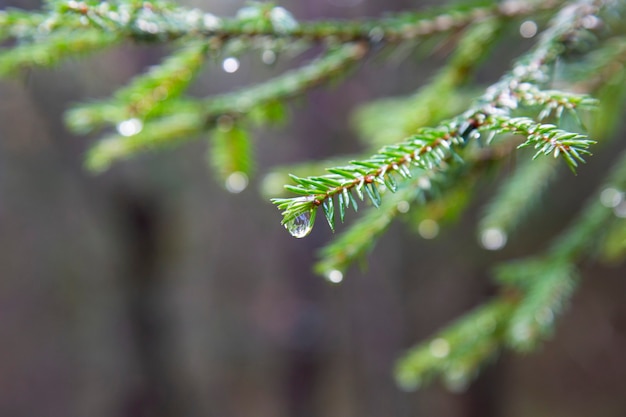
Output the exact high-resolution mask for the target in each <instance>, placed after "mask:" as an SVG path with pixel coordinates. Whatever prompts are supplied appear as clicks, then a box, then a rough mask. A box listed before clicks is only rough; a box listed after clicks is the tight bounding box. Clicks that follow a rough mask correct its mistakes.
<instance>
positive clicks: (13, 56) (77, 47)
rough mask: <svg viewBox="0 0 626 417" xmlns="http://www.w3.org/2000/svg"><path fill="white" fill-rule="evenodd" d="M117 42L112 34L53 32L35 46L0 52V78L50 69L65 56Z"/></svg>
mask: <svg viewBox="0 0 626 417" xmlns="http://www.w3.org/2000/svg"><path fill="white" fill-rule="evenodd" d="M119 40H120V39H119V38H118V37H117V36H116V35H115V34H112V33H106V34H102V33H100V32H98V31H96V30H90V29H85V30H82V31H80V32H74V31H65V30H63V31H57V32H55V33H54V34H51V35H49V36H47V37H45V38H42V39H41V40H39V41H37V42H35V43H25V44H22V45H18V46H16V47H15V48H12V49H10V50H8V51H0V76H7V75H11V74H14V73H16V72H17V71H18V70H21V69H25V68H31V67H35V66H43V67H50V66H53V65H56V64H57V63H59V62H60V61H62V60H63V59H66V58H68V57H71V56H80V55H85V54H89V53H93V52H94V51H97V50H100V49H103V48H105V47H108V46H111V45H113V44H115V43H117V42H118V41H119Z"/></svg>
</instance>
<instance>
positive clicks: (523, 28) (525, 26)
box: [519, 20, 537, 39]
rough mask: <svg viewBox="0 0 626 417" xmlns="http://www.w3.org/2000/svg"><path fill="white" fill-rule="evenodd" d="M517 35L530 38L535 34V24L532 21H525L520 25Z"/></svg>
mask: <svg viewBox="0 0 626 417" xmlns="http://www.w3.org/2000/svg"><path fill="white" fill-rule="evenodd" d="M519 33H520V35H522V38H526V39H529V38H532V37H533V36H535V35H536V34H537V24H536V23H535V22H533V21H532V20H527V21H525V22H524V23H522V24H521V25H520V27H519Z"/></svg>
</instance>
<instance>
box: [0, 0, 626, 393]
mask: <svg viewBox="0 0 626 417" xmlns="http://www.w3.org/2000/svg"><path fill="white" fill-rule="evenodd" d="M623 8H624V7H623V5H622V4H621V2H618V1H611V0H604V1H603V0H595V1H591V0H589V1H587V0H579V1H571V2H565V1H554V0H546V1H533V2H525V1H517V0H512V1H505V2H493V1H488V0H476V1H472V2H464V3H462V4H455V5H452V6H444V7H439V8H433V9H431V10H429V11H426V12H422V11H417V12H414V11H411V12H408V13H401V14H392V15H388V16H385V17H382V18H378V19H365V20H355V21H336V20H328V21H317V22H303V21H298V20H296V19H295V17H294V16H293V15H292V14H291V13H290V12H289V11H288V10H286V9H285V8H283V7H280V6H278V5H276V4H273V3H251V4H249V5H248V6H246V7H244V8H243V9H241V10H239V11H238V12H237V14H236V16H234V17H231V18H225V17H218V16H216V15H214V14H212V13H209V12H205V11H201V10H199V9H190V8H186V7H180V6H179V5H177V4H174V3H169V2H162V1H130V0H129V1H115V2H99V1H95V0H88V1H75V0H69V1H67V0H63V1H61V0H51V1H47V2H46V3H45V6H44V9H43V10H42V11H39V12H24V11H20V10H15V9H10V10H6V11H0V42H2V45H3V46H2V49H0V75H2V76H6V75H13V74H16V73H18V72H19V71H20V70H22V69H25V68H30V67H35V66H46V67H47V66H52V65H55V64H58V63H60V62H62V61H63V60H64V59H67V58H70V57H76V56H79V55H82V54H87V53H92V52H95V51H98V50H102V49H104V48H107V47H110V46H113V45H116V44H119V43H122V42H136V43H150V44H168V45H173V46H174V49H173V52H172V53H171V54H170V55H169V56H167V57H166V58H165V59H164V60H163V62H161V63H160V64H159V65H156V66H154V67H151V68H150V69H149V70H148V71H147V72H145V73H144V74H141V75H139V76H137V77H135V78H134V79H133V80H132V81H131V82H130V83H129V84H128V85H127V86H126V87H124V88H121V89H120V90H118V91H117V93H115V94H114V95H113V97H112V98H109V99H105V100H101V101H97V102H92V103H88V104H81V105H78V106H76V107H75V108H74V109H72V110H71V111H70V112H69V113H68V115H67V122H68V124H69V125H70V127H71V128H73V129H74V130H75V131H77V132H81V133H85V132H89V131H93V130H97V129H103V128H104V129H106V128H111V127H112V128H115V129H116V130H117V133H116V134H108V135H107V136H105V138H104V139H102V140H101V141H99V142H98V143H97V144H96V145H95V146H94V147H92V148H91V150H90V151H89V153H88V155H87V166H88V167H90V168H91V169H93V170H96V171H99V170H103V169H106V168H107V167H109V166H110V165H111V164H112V163H113V162H116V161H118V160H122V159H125V158H128V157H131V156H134V155H136V154H138V153H140V152H143V151H145V150H152V149H163V148H165V147H168V146H172V145H175V144H178V143H181V142H183V141H185V140H188V139H190V138H194V137H198V138H204V137H207V136H208V137H209V141H208V143H209V146H208V148H209V158H208V159H209V160H210V162H211V165H212V166H213V168H214V170H215V172H216V174H217V176H218V177H219V178H220V179H221V180H222V181H224V182H226V183H227V184H228V182H229V179H232V178H233V176H235V178H239V179H241V178H244V179H245V180H246V181H247V176H249V175H250V174H251V172H252V170H253V167H254V158H253V153H252V148H253V146H252V141H251V138H250V136H249V128H250V127H251V126H252V125H253V124H255V123H258V124H271V123H274V122H277V121H279V120H281V119H282V117H283V116H284V105H285V102H286V101H287V100H288V99H290V98H293V97H298V96H300V95H302V94H304V93H305V92H307V91H309V90H311V89H313V88H315V87H317V86H320V85H323V84H325V83H328V82H329V81H332V80H336V79H337V78H339V77H341V76H344V75H345V74H347V73H348V72H349V70H350V69H352V68H355V67H356V66H358V65H359V64H360V63H362V62H364V61H365V58H367V57H370V56H372V55H373V54H374V53H375V52H377V51H380V50H383V49H385V48H386V47H395V46H402V45H415V44H417V43H420V42H422V41H426V40H428V39H433V38H435V39H438V38H439V37H442V38H443V37H445V38H446V39H448V40H449V39H454V38H458V39H459V40H460V41H459V42H458V44H457V45H456V49H455V52H454V53H453V54H452V55H451V57H450V59H449V61H448V64H447V65H446V66H445V67H444V68H443V69H442V70H441V71H440V72H439V73H438V74H437V76H436V77H435V79H434V81H433V82H432V83H431V84H430V85H428V86H427V87H424V88H422V89H420V90H419V91H418V92H417V93H416V94H414V95H413V96H411V97H409V98H404V99H400V100H394V101H391V102H390V101H386V102H383V103H382V104H381V103H379V104H378V106H373V107H370V109H369V110H364V111H363V112H362V113H361V115H360V116H359V117H357V121H360V127H361V132H362V133H363V136H367V140H368V142H369V143H372V144H376V145H377V146H379V145H383V146H381V147H379V149H378V150H377V151H376V150H375V151H373V152H371V153H369V155H370V156H366V157H363V158H354V159H353V160H352V161H351V162H348V163H340V164H338V165H337V166H334V167H332V168H328V169H327V171H326V173H325V174H323V175H308V174H303V175H300V176H295V175H293V176H292V177H291V178H292V180H293V184H290V185H287V186H286V189H287V190H288V191H289V192H291V193H293V194H296V196H295V197H291V198H275V199H273V200H272V201H273V202H274V203H275V204H276V205H277V206H278V208H279V209H280V210H281V211H282V216H283V219H282V223H283V224H284V225H285V226H286V227H287V229H289V231H290V232H291V234H292V235H294V236H295V237H304V236H306V235H307V234H308V233H309V232H310V231H311V229H312V227H313V225H314V222H315V218H316V216H317V212H318V209H320V208H321V210H322V212H323V214H324V217H325V218H326V220H327V222H328V224H329V225H330V227H331V229H332V230H334V229H335V223H336V220H337V218H338V219H339V220H340V221H341V222H343V221H344V219H345V217H346V214H347V211H348V210H349V209H350V208H352V209H353V210H355V211H356V210H357V209H360V208H361V204H362V203H369V204H371V205H372V206H374V207H369V208H368V210H366V214H365V215H364V216H363V217H362V218H361V219H359V220H357V221H356V222H355V223H354V224H353V225H351V227H350V228H349V229H348V230H347V231H345V232H344V233H342V234H341V236H339V237H338V238H337V239H336V240H335V241H334V242H333V243H332V244H330V245H329V246H327V247H326V248H325V249H324V250H323V251H322V259H321V261H320V262H319V263H318V264H317V265H316V270H317V271H318V272H319V273H321V274H323V275H326V276H327V277H328V278H329V280H331V281H332V280H336V278H337V276H341V277H343V274H344V273H345V272H346V270H347V268H348V267H349V266H350V265H351V264H352V263H353V262H354V261H355V260H357V259H358V258H361V257H363V256H364V255H365V254H366V253H367V252H369V251H370V250H371V249H372V248H373V246H374V245H375V243H376V240H377V239H378V238H379V237H380V236H381V235H382V234H383V233H384V232H385V231H386V230H387V228H388V227H389V225H390V224H391V222H392V221H394V220H395V219H396V218H397V217H400V215H401V214H402V215H403V214H405V213H406V212H407V211H408V210H409V209H410V210H411V212H410V213H407V215H406V216H404V217H405V218H406V219H407V220H408V221H410V222H411V221H413V222H416V221H417V222H423V221H424V220H430V221H432V222H435V221H439V220H441V219H444V218H445V217H451V214H450V213H452V212H458V211H459V210H461V206H463V205H464V204H465V203H466V202H467V201H469V197H467V198H465V197H464V199H463V201H459V200H458V199H457V198H456V196H457V195H460V194H462V195H464V196H468V195H469V194H470V193H471V192H470V190H471V189H472V188H473V187H474V186H475V185H476V184H477V183H479V179H480V178H482V177H483V176H484V175H485V173H486V172H487V171H489V170H490V169H491V168H492V167H496V166H497V165H498V164H499V162H500V161H501V160H503V159H505V158H506V157H507V156H509V155H512V154H513V153H514V152H515V151H516V149H518V148H531V149H534V151H535V155H534V156H535V158H537V157H539V156H553V157H554V158H560V159H562V160H564V161H565V163H566V164H567V165H568V166H569V167H570V168H571V169H572V170H575V169H576V168H577V167H578V165H579V164H580V163H581V162H584V158H585V157H587V156H588V155H590V148H591V146H592V145H593V144H594V143H595V141H594V140H592V139H590V138H588V137H587V135H586V134H585V133H583V132H584V130H585V128H584V124H583V122H582V120H583V119H584V116H585V114H586V113H585V112H586V111H588V110H591V109H595V108H596V107H597V106H598V100H596V99H594V98H592V97H591V96H590V95H589V94H588V93H593V92H597V93H598V94H597V95H598V97H599V98H601V99H602V102H601V103H600V106H601V109H604V110H603V111H602V112H600V113H599V115H598V117H596V118H595V121H593V123H594V125H593V126H592V132H593V133H595V135H597V137H601V136H603V134H606V132H607V131H608V130H609V129H610V127H605V126H613V125H615V123H614V122H615V120H609V116H606V115H605V114H616V112H612V113H611V112H609V111H607V110H606V109H607V106H614V107H615V106H617V107H619V106H622V105H623V103H624V102H626V88H625V87H624V85H626V83H625V82H624V79H625V78H626V77H625V75H624V74H625V71H624V70H623V64H624V63H625V62H626V52H625V51H626V48H625V47H624V45H626V36H625V34H624V29H623V25H621V21H620V18H623ZM557 9H558V12H555V10H557ZM548 15H550V16H552V19H551V21H550V23H549V24H548V27H547V29H545V30H544V31H543V32H542V33H541V34H540V35H539V37H538V38H537V42H536V44H535V46H534V47H533V48H532V49H531V50H530V51H529V52H528V53H526V54H525V55H523V56H522V57H521V58H520V59H518V60H516V62H515V63H514V64H513V66H512V68H511V69H510V71H508V72H506V73H505V74H504V75H503V76H502V77H501V78H500V79H499V80H498V81H497V82H496V83H494V84H493V85H491V86H490V87H488V88H487V89H485V90H484V92H483V93H482V95H480V96H479V97H478V98H477V99H476V100H474V101H473V102H470V101H469V100H467V97H468V92H467V91H459V88H460V87H462V86H463V85H464V84H466V83H467V82H468V81H469V80H470V77H471V73H472V72H473V71H474V70H475V69H476V68H477V67H478V65H479V63H480V62H481V60H482V59H483V58H485V57H486V56H487V54H488V53H489V50H490V49H491V47H492V46H493V45H494V44H495V42H496V41H497V39H498V38H499V37H500V33H501V32H502V31H501V29H502V28H503V24H504V23H505V22H507V21H510V20H511V19H515V18H520V17H525V16H530V17H532V19H539V20H537V21H538V22H539V23H541V19H540V18H541V17H543V16H548ZM615 16H617V18H616V17H615ZM312 48H317V49H315V50H316V51H319V50H321V52H320V53H319V56H318V58H317V59H315V60H313V61H312V62H309V63H306V64H304V65H302V66H300V67H299V68H296V69H293V70H291V71H289V72H287V73H285V74H283V75H280V76H277V77H276V78H274V79H271V80H269V81H267V82H264V83H261V84H258V85H254V86H250V87H246V88H243V89H240V90H238V91H234V92H232V93H227V94H222V95H218V96H213V97H206V98H200V99H191V98H187V97H185V95H184V94H185V92H186V90H187V88H188V87H189V85H190V83H191V82H192V80H193V78H194V77H195V76H196V75H197V74H198V73H200V71H201V70H202V69H203V68H204V67H206V66H209V65H211V64H212V61H213V60H215V59H216V58H219V59H223V58H232V57H236V56H238V55H240V54H242V53H245V52H246V51H250V50H263V51H265V52H270V53H269V54H268V56H270V57H273V58H272V59H274V58H275V57H276V56H277V54H280V53H284V52H288V51H293V50H307V49H312ZM211 58H212V59H211ZM566 90H567V91H566ZM389 103H392V104H393V105H389ZM381 109H382V111H381ZM372 114H374V116H375V117H371V116H372ZM390 114H391V116H393V117H388V116H389V115H390ZM385 119H386V120H385ZM381 120H385V122H384V123H383V122H382V121H381ZM572 121H573V122H574V123H572ZM519 137H521V138H522V139H521V140H520V139H519ZM594 137H596V136H594ZM555 167H556V164H555V163H553V159H548V158H545V159H543V160H541V161H536V162H534V161H527V162H525V163H523V165H522V166H521V167H520V168H518V169H517V170H516V171H515V172H514V173H513V175H512V176H511V178H510V179H509V180H508V181H505V183H504V184H503V186H502V188H501V190H500V191H499V192H498V193H497V194H496V196H495V198H494V200H493V203H492V204H491V205H490V206H489V209H488V211H487V214H486V216H485V218H484V220H483V222H482V223H481V225H480V229H481V232H482V233H485V232H487V231H494V230H496V231H498V233H500V234H501V237H503V238H506V237H507V236H508V234H511V233H512V232H513V231H514V230H515V229H516V227H517V226H518V225H519V224H520V223H521V221H522V220H523V219H524V216H525V215H526V214H527V213H528V212H529V211H530V210H531V209H532V207H533V206H534V204H535V203H536V202H537V200H538V196H539V195H540V193H541V191H542V190H543V189H544V188H545V186H546V184H548V182H549V181H550V179H551V178H552V177H553V174H554V173H555V170H556V169H555ZM624 167H626V156H623V157H622V158H621V159H620V160H619V161H618V162H617V164H616V165H615V168H614V169H613V171H612V173H611V174H610V175H609V177H608V178H607V181H606V182H605V183H604V184H603V186H602V188H601V189H600V190H598V192H597V193H596V194H595V195H594V196H593V197H592V198H591V199H590V201H589V203H588V204H587V205H586V206H585V207H584V208H583V210H582V212H581V214H580V215H579V217H577V218H576V219H575V221H574V222H573V223H572V225H571V226H570V227H569V228H567V229H565V230H564V231H563V232H562V233H561V234H560V235H559V236H558V237H557V238H556V239H555V240H554V241H553V242H552V243H551V244H550V245H548V246H547V247H546V249H545V250H544V251H543V252H542V253H541V254H540V255H536V256H531V257H529V258H527V259H522V260H518V261H515V262H511V263H507V264H504V265H501V266H499V267H498V268H496V269H495V273H494V275H495V277H496V282H497V283H498V285H500V286H501V287H502V291H501V293H500V294H499V295H498V296H496V297H494V298H493V299H492V300H491V301H489V302H488V303H485V304H484V305H482V306H479V307H477V308H476V309H475V310H474V311H473V312H470V313H469V314H467V315H465V316H464V317H462V318H461V319H460V320H458V321H457V322H455V323H453V324H452V325H451V326H449V327H447V328H444V329H443V330H442V331H440V332H438V333H437V334H436V335H435V336H434V337H433V338H430V339H428V340H427V341H424V342H422V343H421V344H420V345H418V346H417V347H415V348H413V349H411V350H410V351H409V352H408V353H407V355H406V356H405V357H404V358H403V359H401V360H400V361H399V362H398V365H397V369H396V375H397V378H398V381H399V383H400V385H401V386H403V387H405V388H407V389H408V388H415V387H416V386H418V385H420V384H421V383H423V382H426V381H427V380H430V379H432V378H435V377H439V376H440V377H442V378H443V380H444V382H445V383H446V384H447V385H448V386H449V387H450V388H451V389H462V388H464V387H465V385H466V384H467V383H468V381H469V380H470V379H472V378H473V377H474V376H475V375H476V374H477V371H478V370H479V369H480V368H481V367H482V366H483V365H484V364H485V363H486V362H488V361H489V360H491V359H492V358H495V357H496V356H497V354H498V352H500V351H502V349H504V348H511V349H513V350H517V351H527V350H529V349H532V348H534V347H536V346H537V345H538V344H539V343H540V342H541V341H542V340H544V339H545V338H546V337H548V336H549V335H550V334H551V333H552V332H553V331H554V329H555V322H556V321H555V320H556V317H557V316H558V315H559V314H560V313H561V312H562V311H563V310H564V309H565V307H566V306H567V304H568V302H569V299H570V297H571V296H572V294H573V292H574V290H575V288H576V285H577V283H578V280H579V279H578V277H579V275H580V272H579V264H580V262H581V260H583V259H586V258H587V257H590V256H591V255H594V254H599V255H604V256H607V257H615V256H620V254H622V256H623V252H624V251H626V249H625V247H626V245H624V243H623V242H624V236H626V227H625V226H624V220H623V218H624V217H626V201H624V199H625V198H626V197H625V195H626V194H625V190H626V168H624ZM233 189H234V190H235V191H233V192H238V191H240V189H241V187H240V186H237V187H233ZM459 189H462V190H461V191H462V193H459ZM450 196H453V197H454V198H450ZM447 199H448V200H450V201H453V203H454V204H452V203H450V204H447V203H446V201H447ZM416 207H419V209H417V210H416ZM435 212H437V213H435ZM433 213H435V214H433ZM609 229H610V231H608V230H609ZM496 246H497V245H496ZM485 247H487V246H485ZM487 248H488V249H489V247H487Z"/></svg>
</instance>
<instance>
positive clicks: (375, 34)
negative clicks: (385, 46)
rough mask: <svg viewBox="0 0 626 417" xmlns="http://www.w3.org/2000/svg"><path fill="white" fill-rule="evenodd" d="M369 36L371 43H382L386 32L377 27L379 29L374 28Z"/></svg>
mask: <svg viewBox="0 0 626 417" xmlns="http://www.w3.org/2000/svg"><path fill="white" fill-rule="evenodd" d="M367 36H369V38H370V41H372V42H374V43H378V42H380V41H382V40H383V38H384V37H385V30H384V29H383V28H381V27H378V26H377V27H374V28H372V29H371V30H370V31H369V33H368V34H367Z"/></svg>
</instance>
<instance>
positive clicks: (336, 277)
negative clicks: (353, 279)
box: [326, 269, 343, 284]
mask: <svg viewBox="0 0 626 417" xmlns="http://www.w3.org/2000/svg"><path fill="white" fill-rule="evenodd" d="M326 280H327V281H328V282H332V283H333V284H340V283H341V281H343V272H341V271H340V270H338V269H333V270H332V271H330V272H328V274H326Z"/></svg>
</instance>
